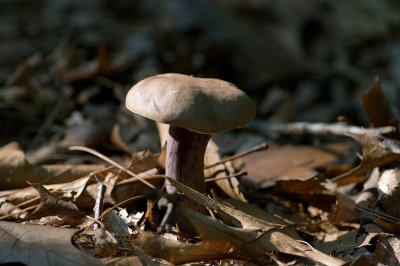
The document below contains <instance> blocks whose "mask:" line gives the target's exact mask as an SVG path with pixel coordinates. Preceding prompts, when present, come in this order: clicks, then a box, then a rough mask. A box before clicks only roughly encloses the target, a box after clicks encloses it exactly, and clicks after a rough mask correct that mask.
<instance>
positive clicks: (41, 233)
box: [0, 221, 102, 266]
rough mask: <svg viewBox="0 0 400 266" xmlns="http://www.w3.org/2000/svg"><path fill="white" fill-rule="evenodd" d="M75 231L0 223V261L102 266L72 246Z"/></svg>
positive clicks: (45, 264)
mask: <svg viewBox="0 0 400 266" xmlns="http://www.w3.org/2000/svg"><path fill="white" fill-rule="evenodd" d="M77 231H78V230H76V229H66V228H55V227H50V226H44V225H28V224H18V223H11V222H3V221H0V236H1V237H0V261H1V262H2V263H15V262H19V263H24V264H26V265H41V266H47V265H49V266H50V265H89V266H91V265H102V263H101V262H100V261H99V260H97V259H96V258H94V257H92V256H90V255H87V254H85V253H84V252H82V251H80V250H78V249H77V248H75V247H74V246H73V245H72V242H71V237H72V236H73V235H74V234H75V233H76V232H77Z"/></svg>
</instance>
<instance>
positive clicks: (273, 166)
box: [242, 143, 350, 188]
mask: <svg viewBox="0 0 400 266" xmlns="http://www.w3.org/2000/svg"><path fill="white" fill-rule="evenodd" d="M349 148H350V147H349V145H347V144H344V143H337V144H332V145H328V146H325V147H321V148H316V147H311V146H289V145H286V146H270V147H269V148H268V150H265V151H260V152H257V153H253V154H250V155H248V156H246V157H244V158H243V161H244V163H245V167H244V168H243V169H242V170H243V171H247V172H248V176H247V177H246V179H248V180H250V181H252V182H253V183H255V184H259V185H260V186H261V187H264V188H265V187H268V186H271V185H274V184H275V182H276V181H282V180H301V181H304V180H307V179H309V178H311V177H313V176H315V175H316V174H317V173H318V172H317V171H316V170H314V169H315V168H317V167H322V166H325V165H327V164H332V163H334V162H336V161H337V160H338V159H339V158H340V156H345V155H346V154H347V153H348V151H349Z"/></svg>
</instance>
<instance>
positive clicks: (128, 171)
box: [69, 146, 156, 189]
mask: <svg viewBox="0 0 400 266" xmlns="http://www.w3.org/2000/svg"><path fill="white" fill-rule="evenodd" d="M69 150H71V151H85V152H88V153H91V154H93V155H94V156H97V157H99V158H100V159H102V160H104V161H106V162H108V163H110V164H113V165H115V166H116V167H118V168H119V169H121V170H122V171H124V172H127V173H128V174H130V175H131V176H133V177H135V178H137V179H138V180H139V181H141V182H142V183H143V184H145V185H147V186H148V187H150V188H152V189H155V188H156V187H155V186H153V185H152V184H151V183H149V182H148V181H146V180H144V179H143V178H141V177H140V176H138V175H136V174H135V173H133V172H132V171H131V170H129V169H127V168H126V167H123V166H122V165H120V164H119V163H117V162H115V161H114V160H111V159H110V158H108V157H107V156H105V155H103V154H101V153H100V152H97V151H95V150H93V149H90V148H87V147H83V146H70V147H69Z"/></svg>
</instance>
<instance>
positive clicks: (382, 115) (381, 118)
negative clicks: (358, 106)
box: [361, 75, 400, 140]
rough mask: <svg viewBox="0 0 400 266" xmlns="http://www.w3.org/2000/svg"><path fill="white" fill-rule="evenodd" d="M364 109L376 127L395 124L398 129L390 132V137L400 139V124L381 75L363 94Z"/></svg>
mask: <svg viewBox="0 0 400 266" xmlns="http://www.w3.org/2000/svg"><path fill="white" fill-rule="evenodd" d="M361 100H362V103H363V106H364V110H365V111H366V112H367V114H368V118H369V120H370V121H371V124H372V126H374V127H383V126H393V127H394V128H396V131H395V132H393V133H389V134H388V135H387V136H388V137H389V138H393V139H397V140H400V132H399V129H400V124H399V121H398V120H397V118H396V117H395V116H394V114H393V112H392V109H391V108H390V105H389V102H388V101H387V99H386V97H385V95H384V93H383V92H382V88H381V85H380V76H379V75H378V76H376V78H375V81H374V84H373V85H372V86H371V87H370V88H369V89H368V90H367V91H366V92H364V93H363V94H362V95H361Z"/></svg>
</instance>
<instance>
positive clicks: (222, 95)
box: [125, 73, 256, 134]
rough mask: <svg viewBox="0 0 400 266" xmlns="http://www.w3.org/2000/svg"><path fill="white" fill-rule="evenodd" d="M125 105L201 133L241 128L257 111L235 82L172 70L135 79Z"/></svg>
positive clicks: (159, 120) (132, 109)
mask: <svg viewBox="0 0 400 266" xmlns="http://www.w3.org/2000/svg"><path fill="white" fill-rule="evenodd" d="M125 105H126V107H127V108H128V109H129V110H130V111H131V112H134V113H137V114H139V115H142V116H144V117H147V118H150V119H152V120H155V121H158V122H161V123H165V124H170V125H174V126H177V127H183V128H186V129H188V130H192V131H195V132H198V133H203V134H213V133H218V132H223V131H228V130H231V129H234V128H239V127H242V126H244V125H245V124H247V123H248V122H249V121H250V120H252V119H253V118H254V116H255V114H256V108H255V105H254V103H253V101H252V100H251V99H250V97H249V96H248V95H247V94H246V93H244V92H243V91H241V90H240V89H238V88H237V87H236V86H235V85H233V84H231V83H229V82H227V81H224V80H220V79H211V78H195V77H192V76H187V75H182V74H175V73H167V74H162V75H156V76H152V77H149V78H146V79H144V80H142V81H140V82H138V83H137V84H136V85H134V86H133V87H132V88H131V89H130V91H129V92H128V94H127V96H126V101H125Z"/></svg>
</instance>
